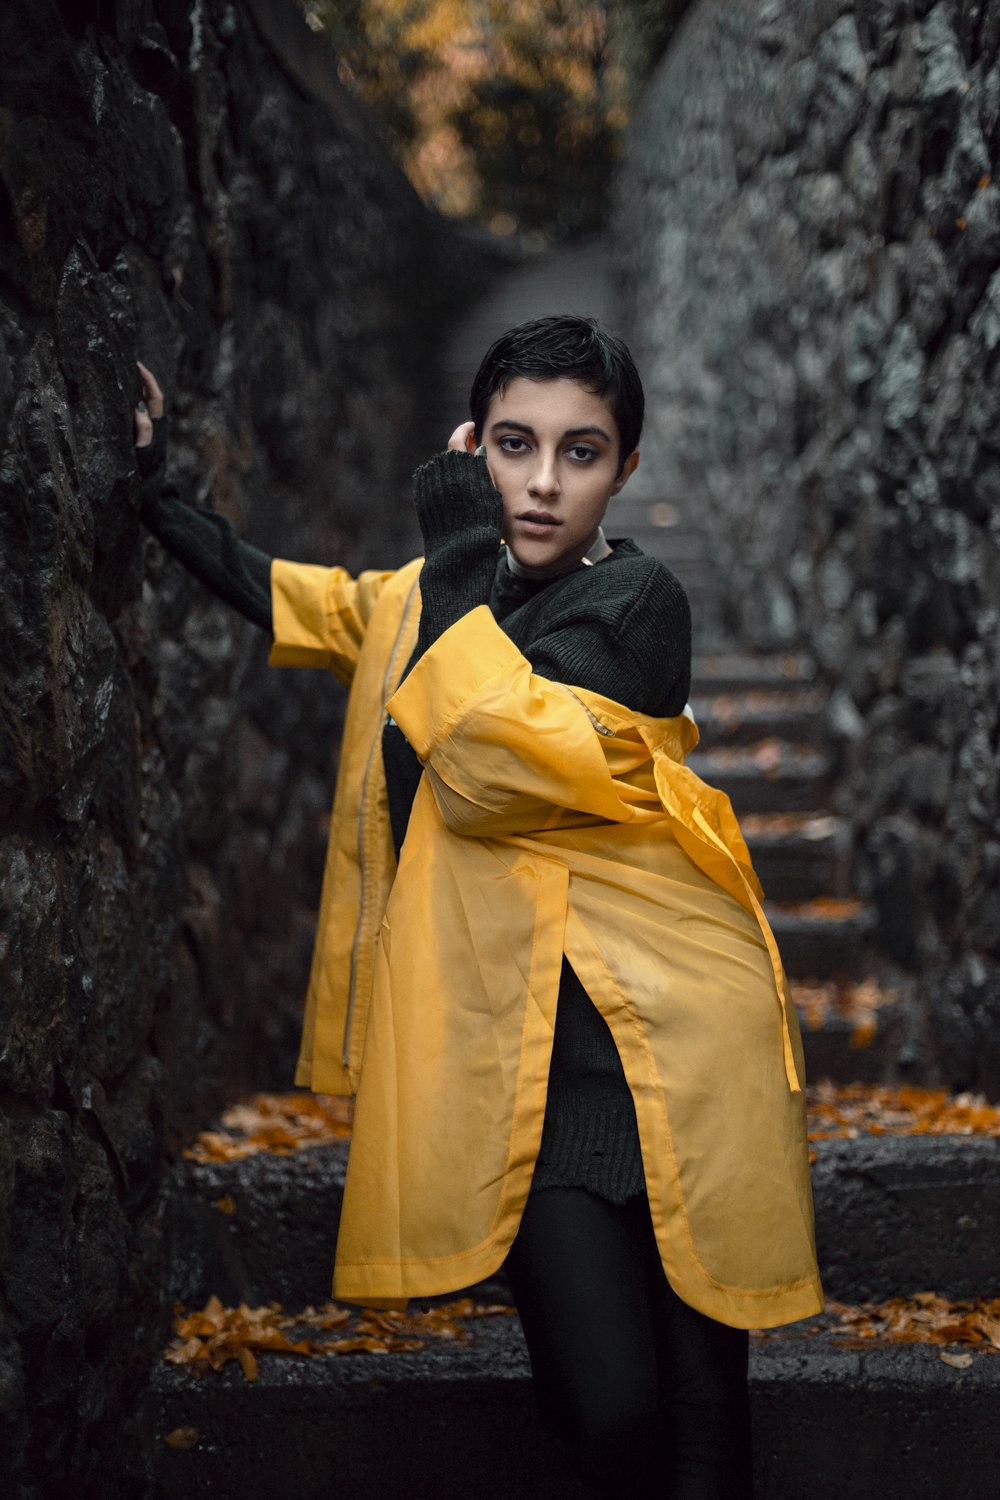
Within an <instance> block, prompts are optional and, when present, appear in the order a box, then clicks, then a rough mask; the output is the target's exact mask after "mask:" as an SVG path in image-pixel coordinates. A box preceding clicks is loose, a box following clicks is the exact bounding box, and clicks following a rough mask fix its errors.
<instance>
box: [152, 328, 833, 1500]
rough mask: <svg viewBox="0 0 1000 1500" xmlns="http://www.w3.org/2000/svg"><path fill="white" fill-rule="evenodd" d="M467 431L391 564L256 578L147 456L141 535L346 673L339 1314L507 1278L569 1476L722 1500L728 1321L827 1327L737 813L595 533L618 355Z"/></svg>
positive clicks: (666, 650)
mask: <svg viewBox="0 0 1000 1500" xmlns="http://www.w3.org/2000/svg"><path fill="white" fill-rule="evenodd" d="M143 373H144V379H145V382H146V390H147V399H148V401H149V405H150V408H151V412H152V415H153V417H154V418H155V417H156V416H157V415H158V413H159V412H160V411H161V410H162V398H161V397H160V395H159V392H158V388H157V387H156V386H155V382H154V381H153V380H152V378H151V377H150V376H149V374H148V372H143ZM470 405H471V412H472V421H471V422H467V423H464V424H462V425H461V426H460V427H459V428H457V429H456V431H455V433H453V435H452V439H451V442H450V444H449V451H448V452H447V453H444V454H440V455H438V456H437V457H436V458H434V459H432V460H431V461H430V462H429V463H428V464H426V465H424V466H423V467H422V468H421V469H419V470H418V471H417V474H416V475H415V498H416V506H417V514H418V517H419V521H420V525H421V530H422V533H423V538H424V547H425V551H424V557H423V559H416V560H415V561H414V562H413V563H410V564H408V565H407V566H406V567H404V568H402V569H400V570H398V571H397V572H394V573H379V572H371V573H363V574H361V575H360V577H359V578H357V579H352V578H350V577H349V576H348V575H347V574H346V573H345V572H344V571H343V570H342V569H339V568H317V567H307V566H303V565H300V564H293V563H287V562H284V561H281V560H275V561H273V562H272V561H271V560H270V559H268V558H266V557H264V556H263V555H262V554H260V553H258V552H256V551H255V550H254V549H252V548H248V547H247V546H246V544H245V543H242V542H238V541H237V540H236V539H235V538H234V537H233V535H232V533H231V531H230V530H229V528H228V526H227V524H226V523H225V522H224V521H223V520H222V519H221V518H220V517H216V516H214V515H212V514H211V513H207V512H203V511H198V510H196V509H195V508H193V507H191V506H189V505H187V504H186V503H185V502H184V501H182V500H181V498H180V497H179V496H178V495H177V494H176V492H174V491H172V490H170V488H169V487H168V488H166V489H164V488H163V486H162V483H161V478H160V471H159V468H158V466H157V460H156V449H157V447H162V443H161V444H159V445H155V444H154V445H153V446H152V455H153V459H152V462H150V461H149V460H147V461H146V463H145V467H146V469H147V473H148V476H149V477H148V478H147V480H146V483H145V485H144V497H143V514H144V517H145V518H146V519H147V521H148V523H149V524H150V526H151V527H152V529H153V530H154V531H155V532H156V533H157V534H158V535H159V536H160V537H161V539H162V540H163V541H164V542H165V544H166V545H167V546H168V547H169V548H170V549H171V550H173V551H174V552H175V553H176V554H177V555H178V556H180V557H181V558H182V560H184V561H185V562H186V563H187V565H188V566H189V567H190V568H191V569H192V571H194V572H196V573H198V574H199V576H201V577H202V578H203V579H204V580H205V582H207V583H208V584H209V586H210V587H212V588H214V589H215V591H216V592H217V593H219V594H220V595H221V596H222V597H224V598H226V599H228V600H229V602H230V603H232V604H233V605H235V606H236V607H237V608H239V609H241V610H242V611H243V612H244V613H245V614H247V615H248V616H249V617H250V618H252V619H254V620H255V621H256V622H257V623H258V624H260V625H262V626H263V627H264V628H266V629H268V630H270V632H271V634H272V637H273V645H272V650H271V661H272V663H273V664H275V665H287V666H319V667H325V668H327V669H329V670H331V671H333V672H334V673H335V674H336V675H338V676H339V677H340V678H341V679H342V680H344V681H345V682H348V683H349V684H350V690H351V691H350V701H349V707H348V714H347V719H346V723H345V731H344V745H343V748H342V753H341V760H340V769H339V773H338V786H337V793H336V799H335V803H334V813H333V819H332V825H331V837H330V850H329V854H328V859H327V868H326V876H325V880H324V886H323V894H322V898H321V904H320V917H319V928H318V934H317V941H316V950H315V955H314V961H313V969H312V975H311V979H310V986H309V993H308V997H307V1004H306V1016H305V1025H304V1031H303V1042H302V1050H301V1055H300V1061H299V1067H298V1070H297V1073H296V1082H298V1083H301V1084H305V1085H307V1086H310V1087H312V1088H314V1089H316V1090H323V1091H328V1092H332V1093H355V1092H356V1093H357V1106H356V1115H355V1129H354V1138H353V1141H352V1147H351V1157H350V1164H349V1168H348V1178H347V1185H346V1189H345V1197H344V1208H343V1216H342V1221H341V1229H340V1235H339V1238H338V1245H337V1264H336V1271H335V1282H334V1288H335V1292H336V1294H337V1295H339V1296H342V1297H345V1298H347V1299H348V1300H355V1301H360V1302H363V1303H368V1304H382V1305H386V1304H389V1305H391V1304H393V1303H399V1302H402V1301H405V1299H406V1298H408V1297H410V1296H423V1295H431V1294H434V1293H438V1292H447V1291H451V1290H454V1289H457V1288H459V1287H463V1286H467V1285H469V1284H470V1283H472V1282H474V1281H476V1280H478V1279H480V1278H481V1277H483V1276H486V1275H488V1274H490V1273H492V1272H493V1271H495V1270H496V1269H498V1268H499V1266H500V1265H501V1264H502V1263H504V1262H505V1264H506V1270H507V1275H508V1278H509V1281H510V1284H511V1288H512V1291H513V1293H514V1297H515V1301H516V1303H517V1307H518V1311H519V1314H520V1316H521V1320H522V1323H523V1326H524V1330H525V1336H526V1339H527V1343H528V1349H529V1353H530V1356H531V1363H532V1370H533V1374H534V1378H535V1384H536V1391H537V1395H538V1403H539V1409H540V1412H541V1414H542V1417H543V1420H544V1421H545V1422H546V1424H547V1426H548V1427H549V1428H550V1430H551V1431H552V1432H553V1434H554V1435H555V1437H556V1438H557V1440H558V1441H559V1442H560V1443H561V1445H562V1447H563V1448H564V1450H565V1452H566V1454H567V1455H568V1457H569V1458H570V1460H571V1461H572V1462H573V1463H574V1464H575V1465H576V1466H577V1468H578V1469H579V1470H580V1472H581V1473H582V1474H583V1475H584V1477H585V1478H586V1479H588V1480H589V1481H590V1482H591V1483H593V1484H594V1485H595V1487H596V1488H597V1489H598V1490H599V1491H600V1492H601V1493H604V1494H607V1495H632V1494H643V1495H648V1494H651V1493H656V1494H664V1495H671V1496H676V1497H678V1500H709V1497H714V1500H722V1497H725V1500H740V1497H743V1496H747V1495H749V1494H750V1492H751V1477H750V1443H749V1416H748V1406H747V1390H746V1361H747V1340H746V1329H748V1328H750V1327H764V1326H771V1325H773V1324H776V1323H782V1322H787V1321H791V1320H793V1319H796V1318H800V1317H804V1316H808V1315H810V1314H812V1313H814V1312H816V1311H818V1310H819V1308H820V1307H821V1305H822V1298H821V1292H820V1287H819V1280H818V1275H817V1271H816V1265H815V1257H814V1248H813V1240H812V1207H811V1199H810V1193H809V1181H808V1164H807V1150H806V1144H805V1126H804V1110H803V1104H802V1091H801V1079H802V1058H801V1046H800V1042H799V1038H798V1033H797V1028H796V1024H795V1019H794V1012H793V1011H792V1009H791V1006H790V1001H789V996H788V991H787V985H786V983H785V979H784V975H783V972H782V970H781V965H780V959H779V958H778V955H777V950H776V948H775V946H774V940H773V937H772V935H771V933H770V930H769V928H768V926H767V923H766V920H765V919H764V916H763V913H762V911H761V908H760V899H761V892H760V888H759V886H758V884H757V882H756V878H755V876H754V875H753V871H752V869H751V867H750V862H749V855H748V854H747V851H746V846H745V844H744V843H743V840H742V838H741V836H740V834H739V830H738V827H737V825H736V823H735V819H734V818H733V816H732V812H731V809H730V807H729V804H728V801H727V799H726V798H725V797H723V796H722V795H721V794H720V793H718V792H715V791H713V790H712V789H711V788H709V787H707V786H705V785H704V783H702V782H700V781H699V780H698V778H697V777H695V776H693V775H692V774H691V773H690V772H688V771H687V770H686V769H685V767H684V764H683V762H684V756H685V754H686V752H687V750H689V749H690V748H691V746H692V745H693V744H694V743H695V742H696V740H697V732H696V730H695V729H694V726H693V722H692V721H691V719H690V717H689V716H688V715H686V714H685V704H686V698H687V693H688V686H689V677H690V620H689V614H688V608H687V601H686V598H685V596H684V593H683V590H682V589H681V587H680V585H679V583H678V582H677V580H676V579H675V578H674V577H673V575H672V574H671V573H670V572H669V570H668V569H666V568H665V567H664V566H663V565H662V564H661V563H659V562H657V561H656V560H654V559H652V558H649V557H646V556H644V554H642V553H641V552H640V550H639V549H638V548H637V547H636V546H635V544H634V543H632V542H630V541H627V540H625V541H616V542H614V543H609V542H608V541H607V540H606V539H605V536H604V532H603V528H602V525H601V523H602V521H603V519H604V514H605V511H606V509H607V507H608V505H609V503H610V502H611V500H612V499H613V497H614V496H615V495H616V494H617V493H618V492H619V491H620V490H621V488H622V486H623V485H624V484H625V483H626V482H627V480H628V478H629V476H630V474H631V473H632V472H633V471H634V469H635V467H636V464H637V463H638V456H639V455H638V446H637V445H638V439H639V433H640V430H641V425H642V414H643V398H642V388H641V384H640V382H639V377H638V374H637V372H636V370H635V366H634V364H633V362H632V359H631V356H630V355H629V353H628V351H627V349H626V348H625V346H624V345H623V344H621V343H620V341H619V340H617V339H614V338H612V337H611V336H609V335H608V334H606V333H605V332H604V331H603V330H601V329H600V328H598V327H597V326H596V325H595V324H594V323H592V322H591V321H590V320H586V319H579V318H571V317H557V318H546V319H540V320H537V321H535V322H532V323H529V324H523V325H521V326H520V327H518V328H516V329H513V330H511V331H510V332H509V333H508V334H505V335H504V336H503V338H501V339H500V340H498V341H497V343H496V344H494V345H493V347H492V348H491V349H490V350H489V351H488V353H487V355H486V357H485V358H484V360H483V363H482V365H481V367H480V370H479V372H478V374H477V376H476V380H475V382H474V385H473V389H472V394H471V401H470ZM137 430H138V436H139V441H140V442H142V441H143V439H148V438H149V437H151V436H152V428H151V424H150V423H149V421H148V419H143V417H142V416H141V415H140V418H138V419H137ZM501 538H504V539H505V540H504V543H502V541H501Z"/></svg>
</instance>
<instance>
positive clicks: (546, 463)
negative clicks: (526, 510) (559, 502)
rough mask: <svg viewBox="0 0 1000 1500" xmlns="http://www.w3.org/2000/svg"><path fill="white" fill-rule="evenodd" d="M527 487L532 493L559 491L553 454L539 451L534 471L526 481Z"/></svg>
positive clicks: (547, 493)
mask: <svg viewBox="0 0 1000 1500" xmlns="http://www.w3.org/2000/svg"><path fill="white" fill-rule="evenodd" d="M528 489H529V490H530V491H531V493H532V494H534V495H556V494H558V493H559V476H558V474H557V473H556V464H555V456H554V455H553V454H548V455H546V454H544V453H540V454H539V455H538V459H537V462H536V464H535V468H534V471H533V473H532V475H531V478H530V479H529V481H528Z"/></svg>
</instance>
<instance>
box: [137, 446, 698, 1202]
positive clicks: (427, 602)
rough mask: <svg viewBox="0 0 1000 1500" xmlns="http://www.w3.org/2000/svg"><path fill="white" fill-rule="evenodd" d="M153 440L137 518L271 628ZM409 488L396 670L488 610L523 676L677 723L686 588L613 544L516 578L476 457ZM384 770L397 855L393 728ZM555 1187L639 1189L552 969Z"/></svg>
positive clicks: (577, 986) (549, 1125)
mask: <svg viewBox="0 0 1000 1500" xmlns="http://www.w3.org/2000/svg"><path fill="white" fill-rule="evenodd" d="M157 426H158V428H159V426H160V424H157ZM161 434H162V428H161V429H160V432H158V437H157V442H156V447H155V449H154V451H153V452H152V453H150V452H149V451H148V450H146V451H145V452H144V453H143V450H140V453H141V454H143V456H142V468H143V472H144V474H145V476H146V477H145V479H144V483H143V490H142V512H141V513H142V517H143V520H144V521H145V522H146V524H147V525H148V526H149V528H150V530H152V531H153V533H154V534H155V535H156V536H157V537H158V538H159V539H160V540H161V541H162V542H163V544H164V545H165V546H166V547H167V548H168V550H169V551H171V552H172V553H173V554H174V555H175V556H177V557H178V558H179V559H180V560H181V561H182V562H183V563H184V564H185V565H186V566H187V567H188V568H189V569H190V571H191V572H192V573H194V574H195V575H196V576H197V577H198V578H200V579H201V580H202V581H203V582H204V583H205V584H206V585H207V586H208V587H209V588H210V589H212V590H213V592H215V593H216V594H217V595H218V596H219V597H221V598H223V599H224V600H225V601H226V602H227V603H229V604H231V605H232V606H233V607H234V608H236V609H238V610H240V611H241V612H242V613H243V614H244V615H246V616H247V617H248V618H249V619H251V620H253V621H254V623H256V624H258V625H260V626H261V627H262V628H264V629H266V630H268V632H270V630H271V603H270V564H271V559H270V558H268V557H267V556H266V554H264V553H262V552H259V551H258V550H257V549H256V548H253V547H250V546H248V544H247V543H245V542H243V541H241V540H240V539H239V538H237V537H236V536H235V534H234V533H233V530H232V527H231V526H230V525H229V523H228V522H227V521H226V520H225V519H224V518H223V517H221V516H218V515H216V514H214V513H213V512H210V511H205V510H202V509H200V508H198V507H196V506H195V505H193V504H192V503H191V502H190V501H189V500H187V499H186V498H184V497H183V496H182V495H181V494H180V493H179V492H178V490H177V488H176V487H175V486H173V485H171V484H169V483H164V481H163V470H162V447H163V439H162V435H161ZM157 450H158V451H157ZM414 479H415V496H416V503H417V513H418V516H419V519H420V523H421V530H422V532H423V535H424V545H425V563H424V568H423V571H422V573H421V577H420V591H421V599H422V609H421V626H420V636H419V640H418V644H417V648H416V650H415V652H414V655H413V658H412V659H411V661H410V663H409V665H408V667H407V671H409V670H410V668H411V667H412V665H413V662H414V661H416V660H417V659H418V658H419V656H420V655H421V654H422V653H423V652H424V651H425V650H426V649H427V648H428V647H429V646H430V645H432V644H433V642H434V641H435V640H436V639H437V638H438V637H439V636H440V635H441V634H443V633H444V631H445V630H447V629H448V628H449V626H450V625H452V624H454V623H455V621H456V620H459V619H461V617H462V616H463V615H464V614H466V613H468V611H469V610H470V609H474V608H476V607H477V606H478V605H480V604H488V605H489V607H490V609H491V611H492V613H493V615H494V617H495V618H496V620H497V622H498V623H499V625H500V626H501V628H502V629H503V631H504V632H505V634H506V635H507V636H509V638H510V639H511V640H512V641H513V642H514V644H515V645H516V646H517V647H518V649H519V650H520V651H522V652H523V654H524V655H525V656H526V657H527V659H528V660H529V661H530V662H531V666H532V670H533V671H534V672H535V673H536V674H537V675H539V676H542V677H548V678H550V679H551V680H554V681H560V682H566V683H569V684H571V685H574V686H578V687H585V688H589V689H590V690H591V691H593V692H597V693H601V694H603V695H604V696H606V697H609V698H612V699H614V700H615V701H616V702H619V703H624V704H626V705H627V706H628V707H630V708H632V709H635V710H638V711H639V712H641V713H648V714H653V715H657V716H670V715H674V714H678V713H680V712H681V710H682V709H683V707H684V704H685V702H686V701H687V695H688V690H689V686H690V660H691V623H690V612H689V609H688V604H687V598H686V596H685V594H684V590H683V589H682V587H681V585H680V583H679V582H678V581H677V579H676V578H675V577H674V575H673V574H672V573H671V572H670V571H669V569H667V568H666V567H664V565H663V564H662V563H660V562H658V561H657V560H656V559H654V558H651V557H647V556H646V555H645V554H644V553H642V552H641V551H640V550H639V548H638V547H636V545H635V543H634V542H632V541H629V540H623V541H618V542H615V543H613V544H612V552H611V554H610V556H608V557H607V558H605V559H604V560H603V561H601V562H599V563H597V564H595V565H594V566H593V567H587V566H580V567H577V568H574V569H573V570H571V571H570V572H567V573H564V574H561V575H559V576H558V577H555V578H546V579H539V578H531V577H524V576H520V575H516V574H514V573H513V572H511V570H510V568H509V567H508V566H507V558H506V552H505V550H504V549H503V548H502V547H501V544H500V525H501V519H502V512H501V501H500V497H499V495H497V493H496V491H495V490H494V489H493V486H492V484H491V482H490V480H489V474H488V471H487V469H486V464H485V461H484V460H482V459H471V458H469V457H468V456H467V455H465V454H458V453H449V454H439V455H438V456H437V457H436V458H434V459H432V460H431V461H430V463H429V464H425V465H424V466H423V467H422V468H421V469H418V470H417V473H416V475H415V476H414ZM383 760H384V764H385V772H386V784H387V788H388V794H389V811H390V818H391V822H392V831H393V840H394V842H395V845H396V852H397V855H398V853H399V850H400V848H401V846H402V842H403V839H404V838H405V834H406V824H407V820H408V818H409V812H410V808H411V806H412V802H413V797H414V795H415V793H416V788H417V784H418V782H419V779H420V776H421V774H422V768H421V766H420V763H419V761H418V760H417V758H416V755H415V754H414V752H413V750H412V749H411V747H410V746H409V744H408V743H407V741H406V740H405V738H404V737H403V735H402V732H401V731H400V730H399V729H398V728H397V727H396V726H395V725H394V724H392V723H391V722H390V723H388V724H387V725H386V727H385V731H384V733H383ZM554 1186H573V1187H586V1188H589V1189H590V1190H591V1191H592V1192H595V1193H598V1194H599V1195H600V1196H601V1197H604V1198H607V1199H609V1200H611V1201H612V1202H624V1201H625V1200H626V1199H627V1198H629V1197H632V1196H633V1195H634V1194H636V1193H640V1192H642V1191H643V1190H644V1187H645V1180H644V1175H643V1169H642V1156H641V1152H640V1149H639V1137H638V1130H637V1126H636V1119H635V1108H634V1105H633V1103H632V1096H631V1093H630V1092H629V1088H628V1085H627V1083H626V1081H625V1075H624V1072H623V1070H622V1065H621V1061H620V1059H619V1057H618V1052H617V1049H616V1048H615V1045H614V1041H613V1039H612V1036H611V1032H610V1030H609V1029H608V1026H607V1024H606V1022H605V1021H604V1019H603V1017H602V1016H601V1015H600V1013H599V1012H598V1010H597V1008H596V1007H595V1006H594V1004H593V1002H592V1001H591V1000H590V998H589V996H588V995H587V993H586V991H585V990H584V988H583V986H582V984H581V983H580V981H579V979H578V978H577V976H576V974H575V973H574V972H573V969H572V968H571V967H570V965H569V963H568V962H566V961H565V960H564V961H563V973H562V980H561V983H560V989H559V1000H558V1009H557V1015H556V1026H555V1033H554V1037H553V1046H552V1062H551V1066H550V1071H549V1090H548V1098H547V1102H546V1111H545V1122H544V1127H543V1133H542V1143H541V1148H540V1151H539V1156H538V1161H537V1163H536V1167H535V1174H534V1178H533V1181H532V1191H538V1190H540V1189H542V1188H545V1187H554Z"/></svg>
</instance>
